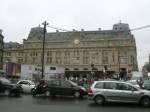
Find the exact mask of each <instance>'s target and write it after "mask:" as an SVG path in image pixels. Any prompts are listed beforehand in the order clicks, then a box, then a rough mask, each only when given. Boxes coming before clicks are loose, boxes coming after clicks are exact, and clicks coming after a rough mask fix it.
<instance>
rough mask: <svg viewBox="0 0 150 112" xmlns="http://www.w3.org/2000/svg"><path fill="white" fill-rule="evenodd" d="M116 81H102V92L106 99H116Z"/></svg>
mask: <svg viewBox="0 0 150 112" xmlns="http://www.w3.org/2000/svg"><path fill="white" fill-rule="evenodd" d="M116 87H117V84H116V82H104V85H103V92H104V93H103V94H104V95H105V97H106V100H108V101H116V100H118V90H117V89H116Z"/></svg>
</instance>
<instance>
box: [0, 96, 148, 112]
mask: <svg viewBox="0 0 150 112" xmlns="http://www.w3.org/2000/svg"><path fill="white" fill-rule="evenodd" d="M149 111H150V108H143V107H140V106H139V105H137V104H121V103H115V104H114V103H113V104H112V103H111V104H105V105H103V106H99V105H96V104H94V103H92V102H89V101H88V100H87V99H86V98H84V99H75V98H72V97H56V98H49V97H43V96H38V97H32V96H31V95H23V96H21V97H5V96H0V112H149Z"/></svg>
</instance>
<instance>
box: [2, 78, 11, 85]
mask: <svg viewBox="0 0 150 112" xmlns="http://www.w3.org/2000/svg"><path fill="white" fill-rule="evenodd" d="M0 81H1V82H2V83H4V84H9V83H10V81H9V80H8V79H6V78H4V77H0Z"/></svg>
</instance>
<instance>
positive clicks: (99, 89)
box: [88, 81, 150, 106]
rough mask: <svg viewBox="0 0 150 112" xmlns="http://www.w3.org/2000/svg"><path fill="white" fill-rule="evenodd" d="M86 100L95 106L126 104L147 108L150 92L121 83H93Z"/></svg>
mask: <svg viewBox="0 0 150 112" xmlns="http://www.w3.org/2000/svg"><path fill="white" fill-rule="evenodd" d="M88 99H89V100H92V101H94V102H95V103H96V104H104V103H105V102H126V103H139V104H141V105H143V106H149V105H150V91H147V90H142V89H139V88H137V87H135V86H133V85H132V84H129V83H126V82H121V81H95V82H94V83H93V84H92V86H91V87H90V88H89V90H88Z"/></svg>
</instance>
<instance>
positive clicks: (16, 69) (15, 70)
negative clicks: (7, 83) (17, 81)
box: [6, 62, 21, 77]
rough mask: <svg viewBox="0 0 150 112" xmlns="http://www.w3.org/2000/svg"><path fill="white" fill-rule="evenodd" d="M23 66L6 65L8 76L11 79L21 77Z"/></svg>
mask: <svg viewBox="0 0 150 112" xmlns="http://www.w3.org/2000/svg"><path fill="white" fill-rule="evenodd" d="M20 74H21V64H17V63H13V62H8V63H6V75H7V76H11V77H18V76H19V77H20Z"/></svg>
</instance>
